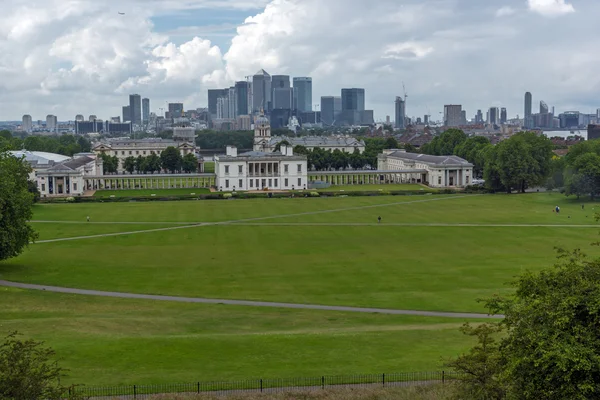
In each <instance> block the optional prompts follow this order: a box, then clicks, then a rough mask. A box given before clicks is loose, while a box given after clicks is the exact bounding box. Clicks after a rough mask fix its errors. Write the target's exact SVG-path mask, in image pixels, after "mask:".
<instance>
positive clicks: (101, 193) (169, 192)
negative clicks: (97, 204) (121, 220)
mask: <svg viewBox="0 0 600 400" xmlns="http://www.w3.org/2000/svg"><path fill="white" fill-rule="evenodd" d="M192 193H194V194H201V193H210V190H209V189H205V188H185V189H124V190H97V191H96V193H94V197H111V196H114V197H140V196H152V195H153V194H155V195H156V196H158V197H160V196H181V195H188V194H192Z"/></svg>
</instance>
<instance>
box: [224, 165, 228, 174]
mask: <svg viewBox="0 0 600 400" xmlns="http://www.w3.org/2000/svg"><path fill="white" fill-rule="evenodd" d="M225 173H226V174H228V173H229V165H226V166H225Z"/></svg>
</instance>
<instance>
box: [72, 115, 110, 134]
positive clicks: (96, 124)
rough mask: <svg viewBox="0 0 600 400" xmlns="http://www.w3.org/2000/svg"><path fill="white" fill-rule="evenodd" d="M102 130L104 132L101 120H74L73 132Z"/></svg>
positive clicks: (82, 132) (100, 131)
mask: <svg viewBox="0 0 600 400" xmlns="http://www.w3.org/2000/svg"><path fill="white" fill-rule="evenodd" d="M102 132H104V122H103V121H102V120H98V119H94V120H92V121H75V133H76V134H78V135H83V134H86V133H102Z"/></svg>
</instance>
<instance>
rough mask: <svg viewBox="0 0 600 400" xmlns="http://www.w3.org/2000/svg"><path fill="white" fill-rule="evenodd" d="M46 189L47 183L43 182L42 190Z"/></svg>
mask: <svg viewBox="0 0 600 400" xmlns="http://www.w3.org/2000/svg"><path fill="white" fill-rule="evenodd" d="M45 191H46V184H45V183H42V192H45Z"/></svg>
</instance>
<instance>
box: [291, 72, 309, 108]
mask: <svg viewBox="0 0 600 400" xmlns="http://www.w3.org/2000/svg"><path fill="white" fill-rule="evenodd" d="M294 108H295V109H296V110H298V112H311V111H312V78H309V77H306V76H304V77H296V78H294Z"/></svg>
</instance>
